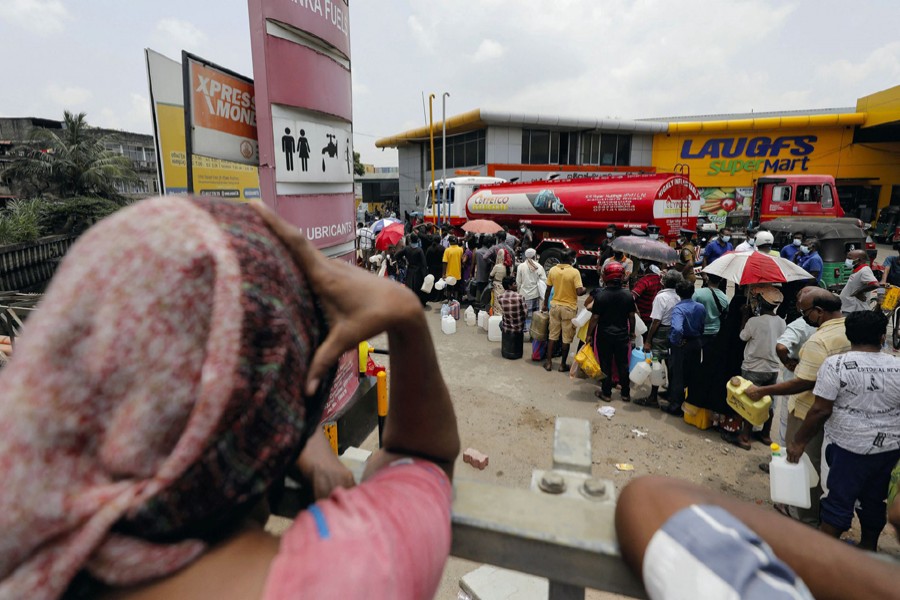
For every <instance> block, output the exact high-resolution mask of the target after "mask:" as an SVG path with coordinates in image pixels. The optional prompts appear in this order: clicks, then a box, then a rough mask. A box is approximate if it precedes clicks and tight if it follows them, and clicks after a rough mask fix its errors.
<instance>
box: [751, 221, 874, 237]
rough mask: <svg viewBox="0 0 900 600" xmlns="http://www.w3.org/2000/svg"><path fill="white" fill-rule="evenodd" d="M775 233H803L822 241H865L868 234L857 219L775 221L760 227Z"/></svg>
mask: <svg viewBox="0 0 900 600" xmlns="http://www.w3.org/2000/svg"><path fill="white" fill-rule="evenodd" d="M760 229H766V230H768V231H771V232H773V233H794V232H797V231H799V232H801V233H803V235H805V236H807V237H814V238H817V239H819V240H820V241H821V240H834V239H860V238H862V239H863V240H865V238H866V232H865V231H864V230H863V229H862V228H861V227H860V226H859V225H857V222H856V219H852V218H844V219H802V218H787V219H775V220H773V221H768V222H766V223H763V224H762V225H760Z"/></svg>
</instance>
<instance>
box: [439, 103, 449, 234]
mask: <svg viewBox="0 0 900 600" xmlns="http://www.w3.org/2000/svg"><path fill="white" fill-rule="evenodd" d="M449 96H450V92H444V95H443V96H442V97H441V104H442V105H443V106H442V114H441V124H442V125H443V126H444V131H443V134H442V146H441V160H442V163H443V164H442V166H441V179H442V180H443V181H444V185H443V187H442V190H443V192H442V194H441V197H442V198H443V200H444V201H446V202H447V205H446V206H445V207H444V214H445V215H446V216H447V222H448V223H449V222H450V201H449V199H448V198H447V98H448V97H449Z"/></svg>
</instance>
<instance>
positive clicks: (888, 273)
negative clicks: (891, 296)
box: [881, 244, 900, 286]
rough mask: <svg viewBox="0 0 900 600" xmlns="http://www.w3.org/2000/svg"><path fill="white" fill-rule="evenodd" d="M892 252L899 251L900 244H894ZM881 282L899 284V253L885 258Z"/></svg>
mask: <svg viewBox="0 0 900 600" xmlns="http://www.w3.org/2000/svg"><path fill="white" fill-rule="evenodd" d="M894 252H900V244H894ZM881 283H888V284H890V285H895V286H900V255H896V254H895V255H894V256H888V257H887V258H886V259H885V261H884V275H882V276H881Z"/></svg>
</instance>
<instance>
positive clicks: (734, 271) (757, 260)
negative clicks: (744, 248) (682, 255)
mask: <svg viewBox="0 0 900 600" xmlns="http://www.w3.org/2000/svg"><path fill="white" fill-rule="evenodd" d="M703 272H704V273H709V274H710V275H718V276H719V277H722V278H723V279H727V280H729V281H733V282H734V283H735V284H736V285H750V284H753V283H785V282H788V281H802V280H804V279H815V277H813V276H812V275H810V274H809V273H807V272H806V271H804V270H803V269H801V268H800V267H798V266H797V265H795V264H794V263H792V262H791V261H789V260H785V259H783V258H781V257H780V256H770V255H768V254H763V253H762V252H756V251H750V252H729V253H728V254H725V255H723V256H722V257H720V258H718V259H716V261H715V262H713V263H712V264H711V265H709V266H707V267H706V268H705V269H703Z"/></svg>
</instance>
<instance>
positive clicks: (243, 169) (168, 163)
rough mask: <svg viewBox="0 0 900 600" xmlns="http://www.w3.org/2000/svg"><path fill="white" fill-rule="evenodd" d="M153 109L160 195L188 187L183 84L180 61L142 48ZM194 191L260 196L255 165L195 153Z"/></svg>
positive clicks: (240, 198)
mask: <svg viewBox="0 0 900 600" xmlns="http://www.w3.org/2000/svg"><path fill="white" fill-rule="evenodd" d="M144 54H145V57H146V60H147V79H148V83H149V87H150V99H151V104H152V109H153V126H154V127H153V129H154V135H155V138H156V158H157V172H158V173H159V189H160V192H161V193H163V194H183V193H186V192H187V190H188V185H187V159H186V149H185V136H184V85H183V78H182V68H181V64H180V63H179V62H178V61H176V60H172V59H170V58H168V57H166V56H163V55H162V54H159V53H158V52H155V51H153V50H150V49H149V48H148V49H146V50H145V51H144ZM192 170H193V190H194V192H195V193H198V194H202V195H211V196H219V197H223V198H232V199H235V200H242V201H246V200H250V199H253V198H259V196H260V193H259V175H258V173H257V169H256V167H254V166H250V165H246V164H239V163H235V162H229V161H224V160H220V159H215V158H208V157H205V156H197V155H194V157H193V161H192Z"/></svg>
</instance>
